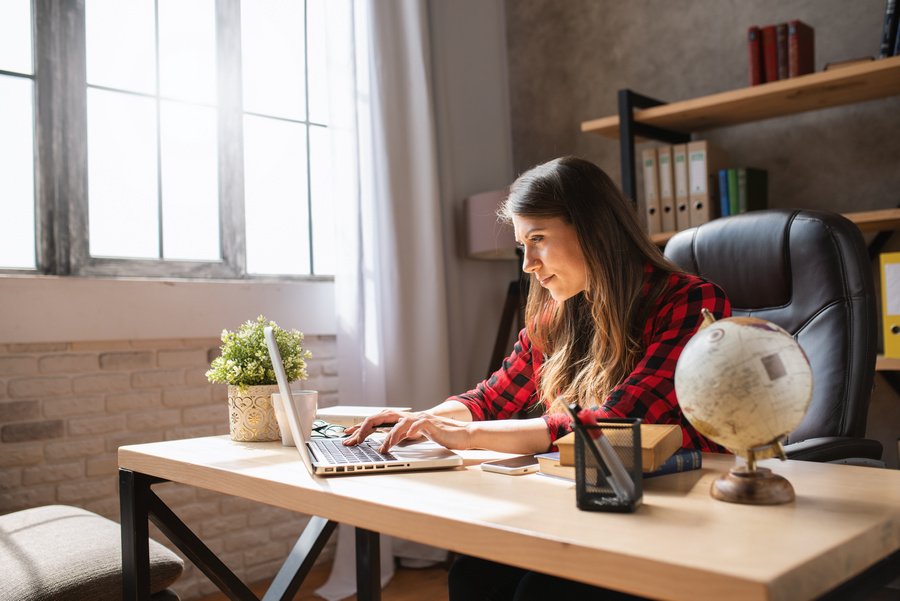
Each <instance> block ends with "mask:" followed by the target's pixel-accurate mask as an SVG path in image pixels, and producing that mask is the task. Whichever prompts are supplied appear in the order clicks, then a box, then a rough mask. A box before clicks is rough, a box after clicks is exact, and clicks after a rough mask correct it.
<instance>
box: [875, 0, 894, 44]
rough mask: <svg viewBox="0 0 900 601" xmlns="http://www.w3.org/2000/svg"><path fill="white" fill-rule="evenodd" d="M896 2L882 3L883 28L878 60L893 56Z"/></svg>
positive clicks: (892, 0)
mask: <svg viewBox="0 0 900 601" xmlns="http://www.w3.org/2000/svg"><path fill="white" fill-rule="evenodd" d="M897 18H898V13H897V0H887V1H886V2H885V3H884V27H883V28H882V30H881V50H880V51H879V53H878V58H887V57H889V56H893V55H894V46H896V38H897Z"/></svg>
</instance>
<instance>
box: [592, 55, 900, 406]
mask: <svg viewBox="0 0 900 601" xmlns="http://www.w3.org/2000/svg"><path fill="white" fill-rule="evenodd" d="M897 95H900V56H894V57H890V58H884V59H878V60H874V61H871V62H866V63H859V64H854V65H849V66H846V67H841V68H838V69H834V70H831V71H819V72H817V73H810V74H809V75H803V76H800V77H794V78H791V79H784V80H780V81H773V82H769V83H765V84H761V85H758V86H751V87H747V88H741V89H738V90H730V91H727V92H720V93H717V94H710V95H708V96H702V97H699V98H692V99H688V100H681V101H677V102H671V103H665V102H662V101H660V100H656V99H654V98H649V97H647V96H642V95H640V94H637V93H635V92H633V91H631V90H620V91H619V97H618V105H619V106H618V108H619V114H618V115H611V116H607V117H602V118H600V119H592V120H590V121H584V122H582V124H581V131H582V132H586V133H592V134H596V135H600V136H605V137H607V138H613V139H618V140H619V147H620V153H621V163H622V191H623V192H624V193H625V196H626V197H627V198H630V199H632V200H634V199H636V197H637V194H636V182H635V144H636V143H639V142H645V141H648V140H660V141H664V142H668V143H670V144H677V143H683V142H687V141H688V140H690V134H691V133H693V132H699V131H704V130H709V129H715V128H719V127H728V126H732V125H739V124H742V123H750V122H753V121H761V120H764V119H771V118H774V117H783V116H787V115H794V114H798V113H803V112H807V111H813V110H818V109H824V108H830V107H836V106H841V105H847V104H854V103H858V102H866V101H869V100H877V99H879V98H888V97H891V96H897ZM844 216H845V217H847V218H848V219H849V220H850V221H852V222H854V223H855V224H856V225H857V226H858V227H859V229H860V230H861V231H863V232H880V233H879V236H880V237H881V240H882V242H880V243H879V240H878V239H877V238H876V241H874V242H873V243H872V244H871V245H870V249H869V252H870V254H877V252H878V251H877V248H878V247H879V246H880V244H883V240H884V239H885V238H884V235H885V232H890V231H892V230H898V229H900V209H882V210H877V211H862V212H856V213H844ZM675 233H676V232H663V233H660V234H653V235H651V239H652V240H653V242H654V243H656V244H657V245H659V246H664V245H665V244H666V242H668V240H669V238H671V237H672V236H674V235H675ZM873 249H874V250H873ZM875 368H876V370H878V371H881V372H885V375H886V376H887V375H890V376H893V375H894V373H895V372H900V359H892V358H886V357H884V356H881V355H879V357H878V359H877V361H876V365H875ZM889 381H890V383H891V385H892V386H894V388H895V389H896V390H897V391H898V393H900V377H897V378H896V380H894V379H893V378H891V379H890V380H889Z"/></svg>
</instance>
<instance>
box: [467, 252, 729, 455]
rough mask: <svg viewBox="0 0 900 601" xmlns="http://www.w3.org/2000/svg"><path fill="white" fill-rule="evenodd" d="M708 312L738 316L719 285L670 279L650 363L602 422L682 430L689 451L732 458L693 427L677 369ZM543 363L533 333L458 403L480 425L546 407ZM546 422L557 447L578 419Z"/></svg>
mask: <svg viewBox="0 0 900 601" xmlns="http://www.w3.org/2000/svg"><path fill="white" fill-rule="evenodd" d="M656 270H657V269H656V268H655V267H653V266H652V265H650V264H647V266H646V267H645V278H644V293H645V294H648V293H649V289H650V281H651V277H650V276H652V275H653V273H654V272H655V271H656ZM703 308H706V309H709V311H710V312H711V313H712V314H713V315H714V316H715V317H716V318H717V319H720V318H723V317H728V316H730V315H731V304H730V303H729V302H728V299H727V298H726V296H725V293H724V292H723V291H722V290H721V289H720V288H719V287H718V286H716V285H715V284H712V283H710V282H707V281H705V280H703V279H701V278H699V277H697V276H693V275H689V274H684V273H672V274H670V275H669V276H668V286H667V287H666V288H665V289H664V290H663V292H662V294H661V295H660V296H659V298H658V300H657V303H656V306H655V307H654V308H653V309H651V310H650V312H649V315H650V317H649V318H648V319H647V322H646V323H645V324H644V332H643V339H642V342H643V346H644V349H645V352H644V356H643V357H642V358H641V360H640V361H638V363H637V365H635V367H634V371H632V372H631V373H630V374H629V375H628V377H626V378H625V379H624V380H622V382H620V383H619V385H618V386H616V387H615V389H613V391H612V393H611V394H610V395H609V396H608V397H607V398H606V400H605V401H604V402H603V404H602V405H601V406H600V407H594V408H593V410H594V411H595V412H596V414H597V418H598V419H607V418H622V417H640V418H641V419H642V420H643V421H644V423H648V424H678V425H680V426H681V430H682V434H683V439H684V440H683V442H682V446H683V447H685V448H696V449H700V450H701V451H709V452H723V451H725V449H724V448H722V447H721V446H719V445H717V444H716V443H714V442H712V441H711V440H709V439H707V438H705V437H704V436H702V435H701V434H699V433H698V432H697V431H696V430H695V429H694V428H693V426H691V424H690V422H688V421H687V419H685V418H684V415H683V414H682V413H681V408H680V407H679V405H678V399H677V398H676V397H675V364H676V363H677V361H678V357H679V356H680V355H681V351H682V349H683V348H684V346H685V345H686V344H687V342H688V340H690V338H691V336H693V335H694V332H696V331H697V328H699V327H700V324H701V323H702V321H703V318H702V316H701V313H700V310H701V309H703ZM543 362H544V356H543V354H542V353H541V352H540V351H538V350H536V349H534V347H533V346H532V344H531V340H530V339H529V338H528V334H527V332H526V330H522V331H521V332H519V340H518V342H516V344H515V347H514V348H513V352H512V354H511V355H510V356H509V357H507V358H506V360H505V361H504V362H503V365H502V367H501V368H500V369H499V370H497V371H496V372H494V373H493V374H492V375H491V377H490V378H488V379H487V380H485V381H484V382H482V383H480V384H478V386H476V387H475V388H474V389H473V390H470V391H469V392H466V393H465V394H461V395H458V396H453V397H450V399H452V400H454V401H459V402H460V403H463V404H464V405H465V406H466V407H468V409H469V411H470V412H471V414H472V419H473V420H476V421H481V420H492V419H508V418H512V417H515V416H516V415H517V414H520V413H521V412H523V411H527V410H528V409H529V408H532V407H534V406H535V405H537V404H538V403H541V402H542V399H541V398H540V396H539V388H540V387H539V384H540V382H539V379H540V367H541V365H542V364H543ZM544 420H545V421H546V422H547V427H548V428H549V431H550V440H551V441H555V440H556V439H557V438H559V437H560V436H563V435H564V434H566V433H568V432H569V431H570V430H571V417H570V416H569V415H567V414H564V413H551V414H546V415H544Z"/></svg>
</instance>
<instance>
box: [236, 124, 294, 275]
mask: <svg viewBox="0 0 900 601" xmlns="http://www.w3.org/2000/svg"><path fill="white" fill-rule="evenodd" d="M306 186H307V181H306V126H305V125H300V124H297V123H290V122H286V121H278V120H275V119H266V118H263V117H255V116H252V115H248V116H245V117H244V212H245V215H246V222H247V271H248V272H249V273H269V274H308V273H309V213H308V208H307V187H306Z"/></svg>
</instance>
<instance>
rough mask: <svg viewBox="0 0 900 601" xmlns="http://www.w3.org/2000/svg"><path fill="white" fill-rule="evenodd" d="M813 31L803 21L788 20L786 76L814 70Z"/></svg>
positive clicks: (794, 75)
mask: <svg viewBox="0 0 900 601" xmlns="http://www.w3.org/2000/svg"><path fill="white" fill-rule="evenodd" d="M815 55H816V50H815V31H813V28H812V27H810V26H809V25H807V24H806V23H804V22H803V21H790V22H788V77H797V76H800V75H806V74H807V73H812V72H813V71H815V70H816V61H815Z"/></svg>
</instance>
